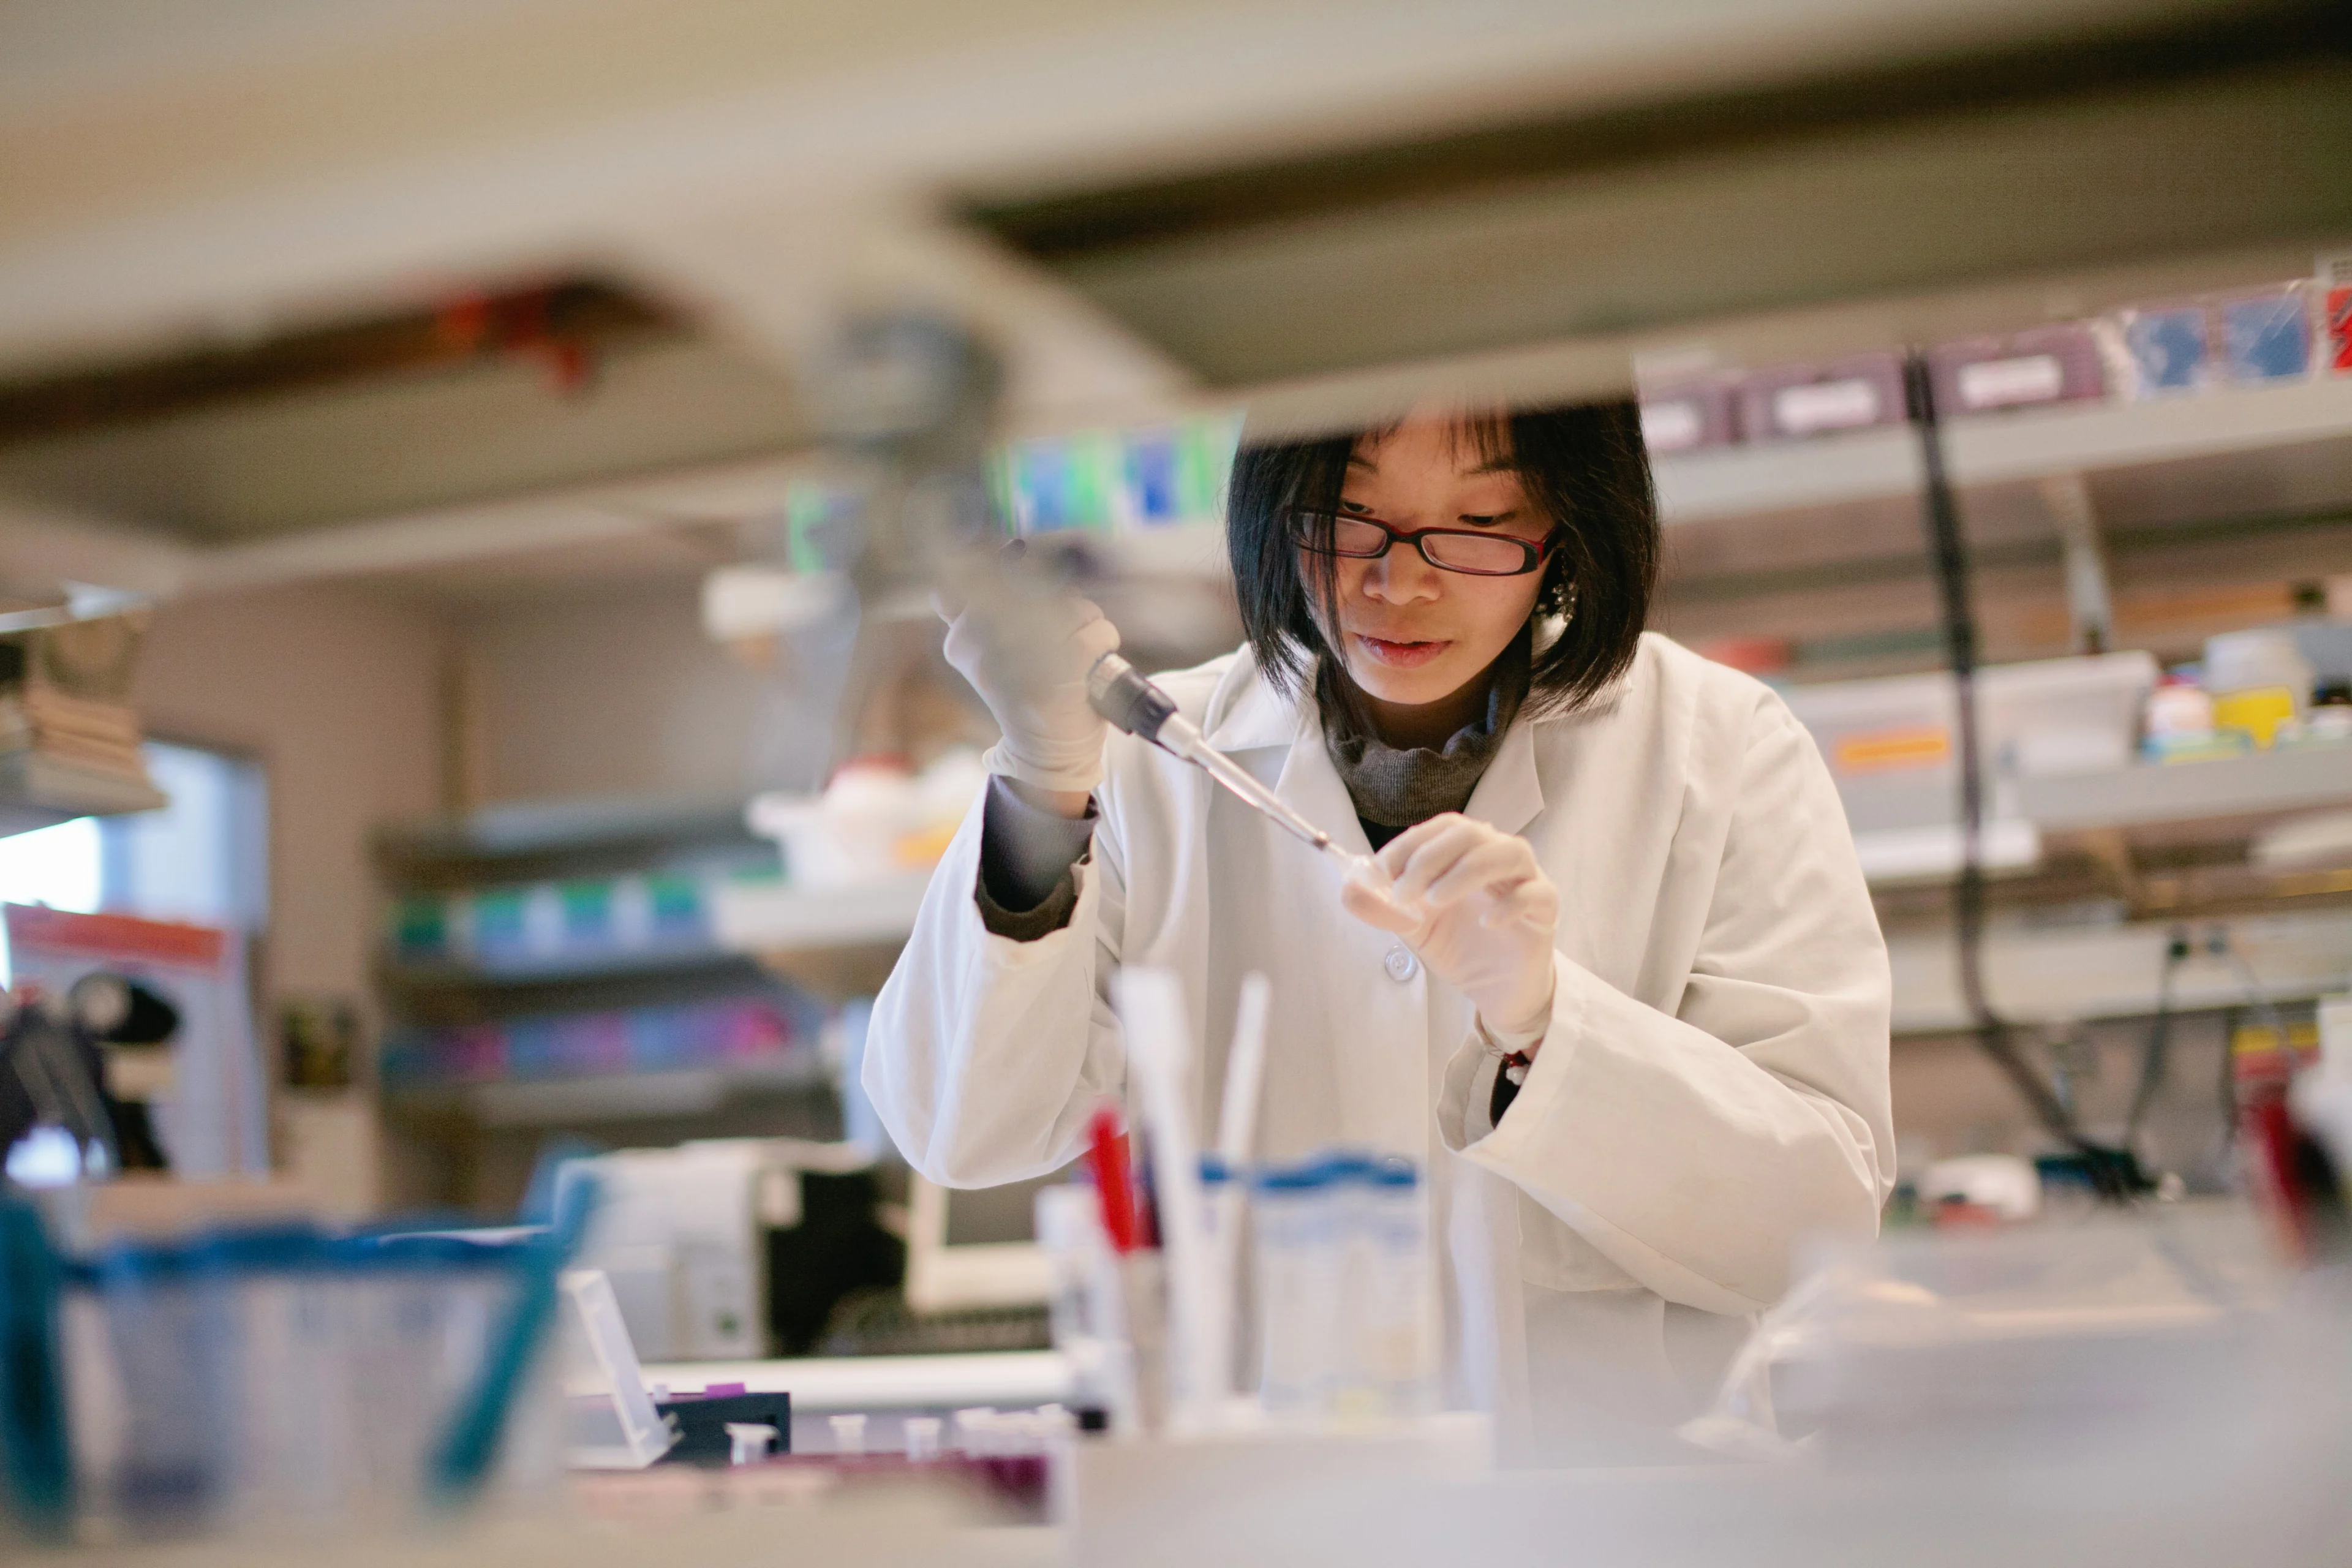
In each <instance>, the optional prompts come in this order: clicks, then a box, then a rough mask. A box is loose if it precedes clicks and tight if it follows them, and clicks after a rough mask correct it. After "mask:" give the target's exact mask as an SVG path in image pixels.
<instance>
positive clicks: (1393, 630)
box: [1300, 418, 1551, 707]
mask: <svg viewBox="0 0 2352 1568" xmlns="http://www.w3.org/2000/svg"><path fill="white" fill-rule="evenodd" d="M1478 446H1479V444H1478V443H1477V442H1476V441H1475V440H1473V439H1472V438H1470V436H1469V433H1468V432H1465V431H1463V430H1462V429H1460V427H1459V426H1456V425H1455V424H1454V422H1452V421H1450V420H1446V419H1443V418H1416V419H1411V420H1408V421H1406V422H1405V423H1404V424H1403V425H1402V426H1398V427H1397V428H1396V429H1395V430H1394V431H1392V432H1391V433H1390V434H1389V435H1387V436H1385V437H1377V438H1375V437H1366V438H1365V439H1364V440H1362V441H1360V442H1358V443H1357V445H1356V450H1355V455H1354V456H1352V457H1350V458H1349V459H1348V480H1347V487H1346V489H1344V490H1343V491H1342V492H1341V500H1340V510H1341V511H1343V512H1346V513H1352V514H1354V515H1356V516H1359V517H1374V518H1378V519H1379V520H1380V521H1382V522H1385V523H1387V524H1389V525H1390V526H1391V528H1395V529H1398V530H1400V531H1412V530H1415V529H1423V528H1460V529H1470V530H1475V531H1480V532H1489V531H1491V532H1495V533H1505V534H1510V535H1513V536H1515V537H1517V538H1520V539H1524V540H1527V541H1528V542H1540V541H1541V540H1542V539H1543V538H1544V537H1545V536H1546V535H1547V534H1549V532H1550V531H1551V521H1550V520H1549V518H1545V517H1542V516H1539V515H1538V514H1537V513H1536V511H1535V510H1534V509H1533V508H1532V507H1530V506H1529V504H1528V498H1527V493H1526V491H1525V490H1524V489H1522V488H1521V487H1520V483H1519V476H1518V475H1517V473H1516V472H1515V471H1513V470H1512V468H1510V467H1509V466H1508V461H1507V459H1505V460H1503V461H1501V462H1496V461H1492V460H1489V459H1488V458H1485V457H1482V456H1481V455H1480V453H1479V450H1478ZM1336 564H1337V566H1338V567H1339V584H1338V586H1339V598H1338V604H1337V605H1336V606H1335V609H1336V614H1337V619H1338V623H1339V624H1338V625H1337V626H1330V627H1326V628H1325V630H1326V632H1327V633H1328V634H1331V640H1332V641H1333V642H1334V643H1335V644H1336V645H1337V647H1339V656H1340V658H1341V659H1342V660H1343V661H1344V662H1345V663H1346V665H1347V668H1348V673H1349V675H1350V676H1351V677H1353V678H1354V679H1355V682H1356V684H1357V686H1358V687H1359V688H1360V689H1362V690H1363V691H1364V693H1365V694H1366V695H1368V696H1370V697H1371V698H1372V699H1373V700H1376V701H1379V702H1382V703H1391V704H1395V705H1396V706H1399V707H1420V706H1423V705H1424V704H1427V703H1433V702H1440V701H1443V700H1445V699H1446V698H1448V697H1451V696H1453V695H1454V693H1456V692H1458V691H1460V690H1461V689H1463V688H1464V687H1465V686H1467V685H1468V684H1469V683H1470V682H1471V681H1473V680H1475V679H1478V677H1479V676H1480V675H1482V674H1483V673H1484V672H1485V671H1486V667H1487V666H1488V665H1490V664H1492V663H1494V662H1495V659H1496V656H1498V655H1499V654H1501V653H1502V651H1503V650H1504V649H1505V648H1506V647H1509V646H1510V642H1511V639H1512V638H1513V637H1517V635H1518V632H1519V628H1520V627H1521V626H1525V625H1527V623H1528V616H1529V615H1530V614H1531V613H1532V612H1533V610H1534V608H1535V601H1536V593H1537V590H1538V587H1539V586H1540V584H1542V581H1543V574H1542V573H1541V572H1529V573H1527V574H1523V575H1520V576H1515V577H1478V576H1471V575H1468V574H1464V573H1460V572H1444V571H1440V570H1439V569H1438V568H1436V567H1434V566H1432V565H1431V564H1430V563H1428V562H1427V561H1425V560H1423V559H1422V555H1421V552H1419V551H1418V550H1415V549H1414V548H1413V547H1412V545H1410V544H1406V543H1402V542H1400V543H1395V544H1391V546H1390V547H1389V551H1388V553H1387V554H1385V555H1382V556H1381V557H1380V558H1379V559H1377V560H1372V561H1365V560H1360V559H1350V558H1348V557H1344V556H1343V557H1340V558H1339V560H1338V561H1337V562H1336ZM1318 565H1319V562H1318V561H1317V560H1316V559H1315V558H1313V557H1307V558H1305V559H1302V561H1301V562H1300V567H1301V570H1302V571H1304V572H1305V573H1306V574H1307V581H1309V582H1313V581H1315V573H1316V571H1317V568H1318Z"/></svg>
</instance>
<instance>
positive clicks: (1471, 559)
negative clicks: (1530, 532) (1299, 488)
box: [1289, 507, 1559, 577]
mask: <svg viewBox="0 0 2352 1568" xmlns="http://www.w3.org/2000/svg"><path fill="white" fill-rule="evenodd" d="M1289 515H1290V537H1291V540H1292V541H1293V542H1295V543H1297V545H1298V546H1299V547H1300V548H1302V549H1306V550H1312V551H1314V552H1316V553H1318V554H1319V555H1344V556H1346V557H1348V558H1349V560H1351V561H1374V560H1378V559H1379V558H1380V557H1381V556H1383V555H1386V554H1387V553H1388V552H1389V547H1390V546H1391V545H1393V544H1410V545H1412V547H1413V548H1414V549H1415V550H1418V551H1420V552H1421V558H1422V559H1423V561H1426V562H1428V563H1430V564H1431V565H1432V566H1434V567H1436V568H1437V569H1438V570H1439V571H1441V572H1462V573H1466V574H1469V575H1471V576H1473V577H1519V576H1524V575H1526V574H1528V573H1529V572H1533V571H1537V570H1538V569H1539V568H1540V567H1541V566H1542V565H1543V562H1544V557H1545V556H1547V555H1549V554H1550V553H1551V548H1552V545H1553V544H1554V542H1557V540H1558V538H1559V535H1558V534H1556V533H1554V534H1547V535H1546V536H1545V537H1544V539H1543V542H1541V543H1535V542H1530V541H1528V540H1525V539H1519V538H1516V537H1514V536H1512V535H1510V534H1507V533H1488V532H1485V531H1472V530H1470V529H1466V528H1416V529H1413V530H1411V531H1406V530H1404V529H1402V528H1391V527H1390V526H1389V525H1388V524H1387V523H1385V522H1382V521H1380V520H1379V519H1378V518H1370V517H1355V516H1351V515H1349V513H1346V512H1328V511H1315V510H1311V509H1309V508H1307V507H1299V508H1296V509H1294V510H1292V511H1291V513H1290V514H1289Z"/></svg>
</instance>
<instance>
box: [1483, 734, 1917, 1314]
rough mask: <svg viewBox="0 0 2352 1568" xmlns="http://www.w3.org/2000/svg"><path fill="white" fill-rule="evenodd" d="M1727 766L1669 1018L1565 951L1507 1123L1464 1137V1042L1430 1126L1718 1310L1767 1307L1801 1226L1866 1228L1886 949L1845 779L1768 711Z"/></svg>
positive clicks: (1881, 1112) (1611, 1251) (1870, 1213)
mask: <svg viewBox="0 0 2352 1568" xmlns="http://www.w3.org/2000/svg"><path fill="white" fill-rule="evenodd" d="M1726 782H1732V781H1726ZM1736 787H1737V791H1738V793H1737V795H1735V796H1734V797H1732V798H1733V802H1734V804H1733V805H1732V807H1731V812H1730V817H1729V822H1728V826H1727V830H1726V834H1725V837H1724V840H1723V845H1722V849H1721V863H1720V867H1719V870H1718V874H1717V879H1716V881H1715V884H1714V893H1713V897H1712V899H1711V900H1710V902H1709V904H1708V907H1707V910H1706V917H1705V921H1704V924H1703V927H1702V929H1701V934H1700V938H1699V942H1698V946H1697V951H1696V956H1695V958H1694V960H1693V962H1692V963H1691V969H1690V974H1689V977H1688V980H1687V982H1686V984H1685V985H1684V987H1683V989H1682V994H1681V999H1680V1003H1679V1005H1678V1006H1677V1008H1676V1009H1675V1012H1674V1013H1673V1014H1672V1015H1669V1014H1667V1013H1665V1012H1662V1011H1660V1010H1658V1009H1656V1008H1653V1007H1650V1006H1646V1005H1643V1003H1641V1002H1639V1001H1637V1000H1635V999H1634V998H1633V997H1631V996H1629V995H1627V994H1624V993H1623V992H1622V991H1619V990H1617V989H1616V988H1614V987H1612V986H1611V985H1609V984H1604V983H1603V982H1602V981H1601V980H1600V979H1598V978H1596V977H1595V976H1594V975H1593V974H1592V973H1590V972H1589V971H1587V970H1585V969H1584V968H1582V967H1580V965H1578V964H1576V963H1573V962H1571V961H1570V960H1569V959H1568V958H1567V957H1565V956H1564V955H1559V954H1555V955H1554V963H1555V967H1556V972H1557V973H1558V977H1559V984H1558V987H1557V990H1556V993H1555V995H1554V1000H1553V1004H1552V1016H1551V1024H1550V1026H1549V1029H1548V1030H1547V1032H1546V1034H1545V1038H1544V1044H1543V1046H1542V1048H1541V1049H1540V1050H1539V1051H1538V1053H1537V1055H1536V1058H1535V1062H1534V1065H1533V1066H1532V1067H1531V1068H1529V1070H1528V1078H1527V1082H1526V1084H1525V1085H1524V1087H1522V1089H1520V1091H1519V1094H1518V1097H1517V1100H1516V1101H1515V1102H1514V1103H1513V1104H1512V1106H1511V1108H1510V1110H1508V1111H1507V1113H1506V1114H1505V1115H1504V1117H1503V1119H1502V1121H1501V1122H1500V1123H1499V1124H1497V1125H1496V1127H1495V1128H1494V1129H1493V1130H1492V1131H1489V1132H1487V1133H1486V1136H1484V1137H1483V1138H1476V1139H1475V1141H1466V1140H1467V1137H1468V1134H1469V1131H1470V1129H1469V1128H1468V1127H1465V1118H1464V1117H1463V1115H1462V1114H1461V1110H1462V1106H1461V1101H1462V1100H1463V1099H1464V1097H1465V1095H1466V1093H1467V1090H1468V1086H1469V1083H1470V1080H1471V1079H1474V1078H1475V1077H1476V1076H1477V1071H1478V1068H1479V1066H1480V1063H1479V1060H1478V1058H1477V1055H1476V1053H1475V1046H1474V1047H1470V1048H1468V1049H1466V1050H1465V1051H1464V1052H1462V1053H1460V1054H1457V1056H1456V1057H1455V1058H1454V1062H1453V1063H1452V1064H1451V1067H1450V1068H1449V1071H1448V1074H1447V1087H1446V1099H1447V1100H1448V1101H1449V1102H1452V1103H1450V1104H1449V1105H1448V1106H1445V1107H1441V1114H1440V1117H1439V1121H1440V1124H1441V1128H1442V1130H1443V1133H1444V1137H1445V1138H1446V1140H1447V1142H1449V1143H1454V1144H1455V1145H1456V1146H1457V1147H1458V1148H1459V1149H1460V1152H1462V1153H1463V1154H1464V1155H1465V1156H1466V1157H1467V1158H1469V1159H1470V1160H1472V1161H1475V1163H1478V1164H1480V1165H1483V1166H1485V1167H1486V1168H1487V1169H1489V1170H1492V1171H1495V1172H1496V1173H1499V1174H1501V1175H1503V1176H1504V1177H1506V1178H1507V1179H1508V1180H1510V1181H1511V1182H1513V1183H1515V1184H1517V1185H1518V1186H1519V1187H1520V1188H1521V1189H1522V1190H1523V1191H1524V1192H1526V1193H1527V1194H1528V1195H1529V1196H1530V1197H1532V1198H1533V1199H1535V1201H1536V1202H1537V1203H1538V1204H1540V1205H1542V1206H1543V1207H1544V1208H1545V1209H1546V1210H1548V1211H1549V1212H1550V1213H1551V1214H1552V1215H1556V1216H1558V1217H1559V1219H1560V1220H1561V1221H1562V1222H1564V1223H1565V1224H1567V1225H1568V1226H1570V1227H1571V1228H1572V1229H1574V1230H1575V1231H1576V1232H1577V1233H1578V1234H1579V1235H1580V1236H1581V1237H1583V1238H1584V1239H1585V1240H1586V1241H1588V1242H1590V1243H1591V1245H1592V1246H1593V1247H1596V1248H1597V1249H1598V1250H1599V1251H1600V1252H1601V1253H1602V1254H1603V1255H1604V1256H1606V1257H1607V1258H1609V1259H1610V1260H1611V1261H1612V1262H1613V1263H1615V1264H1616V1265H1617V1266H1618V1267H1619V1268H1622V1269H1623V1270H1624V1271H1625V1272H1626V1273H1628V1274H1630V1275H1632V1276H1633V1279H1636V1280H1638V1281H1639V1282H1640V1283H1642V1284H1643V1285H1645V1286H1647V1287H1649V1288H1650V1289H1653V1290H1654V1291H1656V1292H1657V1293H1658V1294H1659V1295H1661V1296H1664V1297H1665V1298H1666V1299H1667V1300H1670V1301H1678V1302H1682V1303H1684V1304H1685V1305H1688V1306H1692V1307H1698V1308H1702V1309H1705V1310H1709V1311H1716V1312H1748V1311H1754V1310H1759V1309H1760V1308H1762V1307H1764V1306H1767V1305H1769V1303H1771V1302H1772V1301H1773V1300H1775V1299H1777V1298H1778V1297H1779V1296H1780V1294H1781V1292H1782V1291H1783V1290H1784V1289H1786V1287H1787V1284H1788V1280H1789V1268H1790V1253H1791V1251H1792V1249H1793V1248H1794V1247H1795V1246H1796V1245H1797V1244H1798V1243H1799V1242H1800V1241H1801V1239H1802V1238H1804V1237H1807V1236H1809V1235H1823V1234H1827V1235H1835V1236H1843V1237H1870V1236H1873V1235H1875V1234H1876V1231H1877V1226H1878V1215H1879V1209H1880V1205H1882V1204H1883V1203H1884V1202H1885V1196H1886V1193H1887V1191H1888V1190H1889V1188H1890V1186H1891V1185H1892V1183H1893V1175H1894V1172H1893V1165H1894V1160H1893V1154H1894V1128H1893V1123H1892V1112H1891V1110H1890V1106H1889V1094H1888V1086H1887V1047H1888V1015H1889V1005H1890V984H1889V979H1888V973H1887V964H1886V948H1885V942H1884V940H1883V939H1882V938H1881V936H1880V933H1879V930H1878V922H1877V918H1876V916H1875V914H1874V910H1873V909H1872V907H1871V902H1870V894H1869V889H1867V887H1866V886H1865V885H1864V880H1863V877H1862V872H1861V868H1860V866H1859V864H1858V863H1857V861H1856V859H1855V857H1854V853H1853V839H1852V837H1851V834H1850V832H1849V830H1848V828H1847V826H1846V822H1845V817H1844V814H1843V810H1842V809H1841V807H1840V805H1839V803H1838V798H1837V792H1836V789H1835V786H1834V785H1833V784H1832V783H1831V780H1830V777H1829V773H1828V770H1827V769H1826V768H1825V767H1823V766H1822V762H1821V758H1820V754H1819V753H1818V752H1816V751H1815V750H1814V748H1813V745H1812V742H1811V739H1810V738H1809V737H1808V736H1807V735H1806V734H1805V732H1804V731H1803V730H1802V728H1801V726H1799V725H1798V723H1797V721H1795V720H1794V719H1793V718H1791V717H1790V715H1789V713H1788V711H1787V710H1786V709H1785V708H1784V707H1783V706H1782V705H1781V704H1780V702H1779V701H1778V700H1773V699H1769V698H1764V699H1761V700H1759V705H1758V708H1757V710H1756V711H1755V712H1754V713H1753V715H1752V716H1751V718H1750V721H1749V725H1748V737H1747V744H1746V747H1745V753H1744V756H1743V757H1742V758H1741V761H1740V763H1739V767H1738V778H1737V780H1736ZM1570 896H1573V895H1572V894H1571V895H1570ZM1471 1125H1472V1126H1475V1122H1474V1123H1472V1124H1471Z"/></svg>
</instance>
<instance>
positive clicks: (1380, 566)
mask: <svg viewBox="0 0 2352 1568" xmlns="http://www.w3.org/2000/svg"><path fill="white" fill-rule="evenodd" d="M1441 591H1442V586H1441V584H1439V582H1438V577H1437V568H1436V567H1434V566H1432V565H1431V564H1430V563H1428V562H1426V561H1423V559H1422V558H1421V552H1420V551H1418V550H1415V549H1414V548H1413V547H1412V545H1410V544H1405V543H1402V542H1400V543H1395V544H1391V545H1390V546H1389V549H1388V553H1387V554H1385V555H1382V556H1381V557H1380V558H1379V559H1377V560H1374V561H1369V562H1366V563H1365V572H1364V593H1365V595H1367V596H1368V597H1370V598H1374V599H1378V600H1380V601H1381V602H1382V603H1384V604H1391V605H1402V604H1412V603H1415V602H1418V601H1420V600H1423V599H1434V598H1436V597H1437V596H1438V595H1439V593H1440V592H1441Z"/></svg>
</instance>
